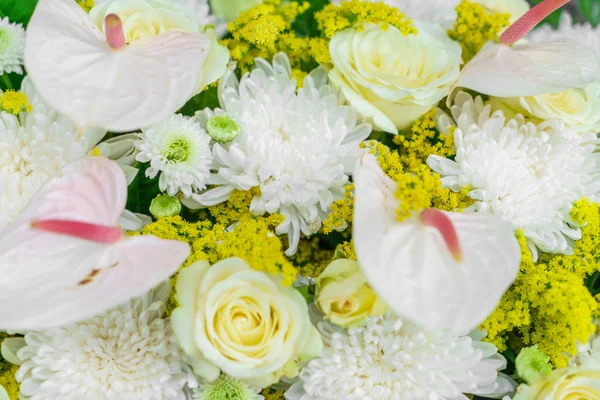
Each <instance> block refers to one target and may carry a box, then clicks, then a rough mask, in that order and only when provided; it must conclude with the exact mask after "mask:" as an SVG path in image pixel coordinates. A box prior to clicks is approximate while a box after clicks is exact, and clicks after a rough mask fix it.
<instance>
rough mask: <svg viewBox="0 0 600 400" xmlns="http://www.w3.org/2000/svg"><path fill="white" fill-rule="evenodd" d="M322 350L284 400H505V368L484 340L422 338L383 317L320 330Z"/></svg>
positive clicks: (410, 327) (391, 318)
mask: <svg viewBox="0 0 600 400" xmlns="http://www.w3.org/2000/svg"><path fill="white" fill-rule="evenodd" d="M319 328H320V330H321V331H322V334H323V337H324V338H327V340H326V341H327V343H326V346H325V348H324V349H323V351H322V352H321V356H320V357H319V358H316V359H314V360H312V361H310V362H309V363H308V365H307V366H306V367H305V368H304V369H303V370H302V372H301V373H300V380H299V381H298V382H297V383H295V384H294V385H292V387H291V388H290V389H289V390H288V391H287V392H286V393H285V397H286V399H288V400H338V399H344V400H374V399H439V400H444V399H459V398H464V396H463V393H472V394H480V395H490V396H494V395H495V396H498V395H502V394H505V393H507V392H510V391H511V390H512V385H511V383H510V382H509V380H508V379H506V378H505V377H503V376H499V375H498V371H501V370H502V369H504V368H505V367H506V360H505V359H504V357H502V356H501V355H500V354H498V353H497V349H496V347H495V346H494V345H492V344H490V343H484V342H481V341H480V340H481V339H482V336H483V335H482V334H481V333H480V332H474V333H472V334H471V335H470V336H457V335H454V334H449V333H445V332H443V331H438V332H427V331H423V330H421V329H419V328H418V327H417V326H415V325H413V324H411V323H409V322H408V321H405V320H403V319H402V318H399V317H396V316H394V315H392V314H388V315H386V316H384V317H371V318H369V319H368V320H367V322H366V324H365V325H363V326H362V327H360V328H350V329H346V330H340V329H339V328H335V327H333V326H331V325H330V324H328V323H327V322H322V323H320V324H319Z"/></svg>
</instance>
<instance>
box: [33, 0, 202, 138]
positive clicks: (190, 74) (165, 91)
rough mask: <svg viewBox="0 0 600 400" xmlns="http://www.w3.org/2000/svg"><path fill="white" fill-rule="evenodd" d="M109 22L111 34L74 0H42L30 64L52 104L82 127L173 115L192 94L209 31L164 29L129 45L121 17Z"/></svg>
mask: <svg viewBox="0 0 600 400" xmlns="http://www.w3.org/2000/svg"><path fill="white" fill-rule="evenodd" d="M104 24H105V29H104V30H105V32H106V34H104V33H102V31H101V30H100V29H98V27H97V26H96V25H95V24H94V22H93V21H92V18H91V17H90V16H89V15H88V14H87V13H86V12H85V11H84V10H83V9H82V8H81V7H80V6H79V5H78V4H76V3H75V1H73V0H40V1H39V3H38V5H37V7H36V9H35V12H34V13H33V16H32V18H31V21H30V22H29V25H28V26H27V37H26V43H25V66H26V68H27V73H28V75H29V77H30V79H32V80H33V83H34V85H35V87H36V88H37V89H38V91H39V93H40V94H41V95H42V97H44V98H45V99H46V100H47V101H48V102H49V103H50V104H51V105H52V106H53V107H54V108H56V109H57V110H59V111H60V112H62V113H63V114H65V115H67V116H69V117H70V118H71V119H72V120H73V121H75V123H77V125H78V126H79V127H80V128H82V129H85V128H89V127H100V128H104V129H107V130H110V131H114V132H125V131H132V130H135V129H138V128H140V127H142V126H147V125H150V124H152V123H154V122H157V121H159V120H161V119H163V118H166V117H168V116H169V115H171V114H173V113H174V112H176V111H177V110H178V109H179V108H181V107H182V106H183V105H184V104H185V103H186V101H187V100H189V98H190V97H191V96H193V95H194V93H195V90H196V89H197V85H198V76H200V75H201V72H202V67H203V65H204V63H205V61H206V57H207V55H208V52H209V50H210V43H211V40H210V37H209V36H208V35H205V34H202V33H189V32H165V33H161V34H159V35H156V36H151V37H143V38H141V39H139V40H135V41H133V42H131V43H128V44H126V43H125V37H124V34H123V26H122V23H121V20H120V19H119V17H118V16H117V15H114V14H111V15H108V16H107V17H106V19H105V22H104Z"/></svg>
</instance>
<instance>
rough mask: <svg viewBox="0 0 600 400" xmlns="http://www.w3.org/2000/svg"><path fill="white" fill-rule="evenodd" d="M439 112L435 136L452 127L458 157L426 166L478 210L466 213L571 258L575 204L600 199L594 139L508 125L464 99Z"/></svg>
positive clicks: (519, 121) (577, 232)
mask: <svg viewBox="0 0 600 400" xmlns="http://www.w3.org/2000/svg"><path fill="white" fill-rule="evenodd" d="M451 112H452V115H453V117H454V120H452V119H451V118H450V117H448V116H447V115H446V114H444V113H443V112H441V111H439V112H438V121H437V123H438V129H439V130H440V131H441V132H444V133H449V131H450V127H451V126H455V127H456V130H455V132H454V141H455V145H456V157H455V159H454V160H449V159H446V158H443V157H439V156H435V155H432V156H430V157H429V158H428V160H427V164H428V165H429V166H430V167H431V168H432V169H433V170H434V171H435V172H437V173H439V174H440V175H441V176H442V183H443V184H444V186H445V187H448V188H450V189H451V190H453V191H460V190H462V189H463V188H465V187H469V188H470V191H469V196H470V197H471V198H473V199H474V200H475V201H476V202H475V204H474V205H473V206H472V207H470V209H468V210H467V211H484V212H491V213H493V214H495V215H497V216H499V217H500V218H502V219H503V220H504V221H506V222H508V223H510V224H511V225H512V226H513V228H514V229H515V230H517V229H519V230H522V231H523V234H524V235H525V237H526V238H527V242H528V245H529V248H530V249H531V251H532V253H533V256H534V258H536V259H537V255H538V253H537V249H540V250H541V251H543V252H547V253H560V254H570V253H571V252H572V251H573V241H574V240H577V239H580V238H581V229H580V227H579V226H578V225H577V224H575V223H573V222H572V220H571V218H570V211H571V208H572V206H573V203H574V202H576V201H577V200H579V199H581V198H584V197H587V198H589V199H590V200H591V201H595V200H596V198H597V196H598V194H599V193H600V154H599V153H597V146H598V139H597V137H596V134H595V133H589V132H588V133H578V132H576V131H575V130H573V129H570V128H567V127H565V125H564V123H563V122H562V121H557V120H548V121H545V122H543V123H540V124H538V125H536V124H534V123H531V122H528V123H527V122H525V120H524V118H523V116H522V115H517V116H516V117H515V118H514V119H507V118H505V116H504V114H503V112H502V111H499V110H498V111H495V112H494V113H492V108H491V105H489V104H487V105H486V104H484V103H483V101H482V100H481V98H480V97H477V98H476V99H475V100H473V98H472V97H471V96H470V95H468V94H466V93H464V92H461V93H459V94H458V95H457V96H456V100H455V102H454V105H453V106H452V109H451Z"/></svg>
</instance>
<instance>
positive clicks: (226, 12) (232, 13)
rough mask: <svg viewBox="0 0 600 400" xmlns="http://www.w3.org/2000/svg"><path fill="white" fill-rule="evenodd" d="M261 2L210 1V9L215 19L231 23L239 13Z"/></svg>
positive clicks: (256, 0)
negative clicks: (219, 18) (218, 18)
mask: <svg viewBox="0 0 600 400" xmlns="http://www.w3.org/2000/svg"><path fill="white" fill-rule="evenodd" d="M260 3H262V0H210V9H211V11H212V12H213V14H215V15H216V16H217V17H221V18H222V19H224V20H225V21H233V20H234V19H236V18H237V17H238V16H239V15H240V13H242V12H244V11H247V10H249V9H250V8H252V7H254V6H257V5H259V4H260Z"/></svg>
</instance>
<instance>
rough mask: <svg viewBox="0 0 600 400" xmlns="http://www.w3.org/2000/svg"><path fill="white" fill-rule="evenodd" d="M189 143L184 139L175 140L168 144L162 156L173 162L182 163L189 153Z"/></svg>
mask: <svg viewBox="0 0 600 400" xmlns="http://www.w3.org/2000/svg"><path fill="white" fill-rule="evenodd" d="M190 147H191V146H190V143H189V142H188V141H187V140H186V139H185V138H177V139H175V140H173V141H171V142H170V143H169V145H168V146H167V147H166V148H165V149H164V150H163V153H162V155H163V156H164V157H165V158H166V159H167V160H168V161H173V162H184V161H186V160H187V159H188V157H189V156H190V153H191V148H190Z"/></svg>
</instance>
